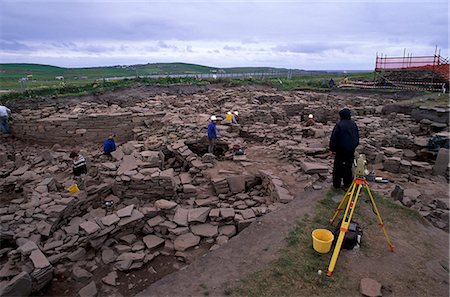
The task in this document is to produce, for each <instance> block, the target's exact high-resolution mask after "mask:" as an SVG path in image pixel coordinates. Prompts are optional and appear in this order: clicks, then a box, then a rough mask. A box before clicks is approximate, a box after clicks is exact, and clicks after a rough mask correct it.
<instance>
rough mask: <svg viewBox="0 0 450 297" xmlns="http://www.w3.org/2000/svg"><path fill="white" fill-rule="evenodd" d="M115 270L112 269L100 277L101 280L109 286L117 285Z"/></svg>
mask: <svg viewBox="0 0 450 297" xmlns="http://www.w3.org/2000/svg"><path fill="white" fill-rule="evenodd" d="M116 280H117V272H115V271H113V272H110V273H108V274H107V275H106V276H105V277H104V278H102V282H104V283H105V284H107V285H110V286H114V287H115V286H117V283H116Z"/></svg>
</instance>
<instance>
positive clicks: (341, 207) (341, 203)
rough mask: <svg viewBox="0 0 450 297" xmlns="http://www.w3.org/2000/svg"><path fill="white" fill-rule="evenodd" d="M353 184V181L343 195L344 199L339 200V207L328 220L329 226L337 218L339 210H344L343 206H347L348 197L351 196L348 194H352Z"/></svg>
mask: <svg viewBox="0 0 450 297" xmlns="http://www.w3.org/2000/svg"><path fill="white" fill-rule="evenodd" d="M354 183H355V181H353V182H352V184H351V185H350V187H348V189H347V192H346V193H345V195H344V197H342V200H341V202H340V203H339V206H338V207H337V208H336V211H335V212H334V215H333V217H332V218H331V219H330V224H331V225H333V223H334V220H336V218H337V217H338V215H339V212H340V211H341V210H343V209H344V205H346V204H347V202H348V199H349V198H350V196H351V195H350V194H351V192H352V189H353V184H354Z"/></svg>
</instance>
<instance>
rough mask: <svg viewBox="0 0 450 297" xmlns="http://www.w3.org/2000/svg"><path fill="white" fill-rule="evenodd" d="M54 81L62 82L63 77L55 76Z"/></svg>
mask: <svg viewBox="0 0 450 297" xmlns="http://www.w3.org/2000/svg"><path fill="white" fill-rule="evenodd" d="M55 79H56V80H64V76H56V77H55Z"/></svg>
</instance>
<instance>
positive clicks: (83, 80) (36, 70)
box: [0, 63, 373, 103]
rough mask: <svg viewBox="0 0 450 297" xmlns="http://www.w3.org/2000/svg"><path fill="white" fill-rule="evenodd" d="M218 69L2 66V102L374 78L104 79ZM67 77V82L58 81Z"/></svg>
mask: <svg viewBox="0 0 450 297" xmlns="http://www.w3.org/2000/svg"><path fill="white" fill-rule="evenodd" d="M211 71H217V68H212V67H206V66H201V65H194V64H184V63H169V64H148V65H136V66H133V67H125V68H122V67H98V68H60V67H54V66H48V65H37V64H0V89H3V90H5V89H9V91H8V92H4V93H3V94H1V95H0V103H5V102H7V101H9V100H17V99H27V98H33V97H37V96H71V95H86V94H98V93H99V92H102V91H107V90H116V89H120V88H125V87H132V86H136V85H147V86H152V85H164V86H165V85H171V84H196V85H202V84H209V83H222V84H224V85H228V86H241V85H249V84H263V85H269V86H271V87H274V88H277V89H279V90H293V89H319V90H320V89H328V81H329V79H330V77H333V78H334V79H335V81H336V83H338V82H339V81H340V80H341V79H342V78H343V77H344V76H345V75H347V76H349V77H350V78H351V79H371V78H372V75H373V74H372V73H370V72H361V73H350V74H344V73H326V72H323V71H317V72H315V71H301V70H295V71H293V77H292V79H287V78H218V79H212V78H209V79H197V78H194V77H178V78H173V77H172V78H171V77H160V78H143V77H140V78H131V79H122V80H113V81H104V80H102V78H105V77H120V76H125V77H130V76H135V75H136V73H137V74H138V75H140V76H143V75H150V74H170V73H172V74H174V73H178V74H179V73H198V74H199V73H212V72H211ZM273 71H287V70H286V69H276V68H268V67H242V68H229V69H226V72H227V73H249V72H250V73H252V72H256V73H261V72H273ZM30 74H32V77H31V78H30V80H28V81H25V82H22V83H20V82H18V80H19V79H20V78H22V77H26V76H27V75H30ZM57 76H64V80H56V79H55V78H56V77H57Z"/></svg>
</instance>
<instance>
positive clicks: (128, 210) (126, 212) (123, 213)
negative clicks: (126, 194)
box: [116, 204, 134, 218]
mask: <svg viewBox="0 0 450 297" xmlns="http://www.w3.org/2000/svg"><path fill="white" fill-rule="evenodd" d="M133 209H134V204H131V205H128V206H127V207H124V208H121V209H119V210H118V211H117V212H116V214H117V216H118V217H119V218H124V217H129V216H131V214H132V213H133Z"/></svg>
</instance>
